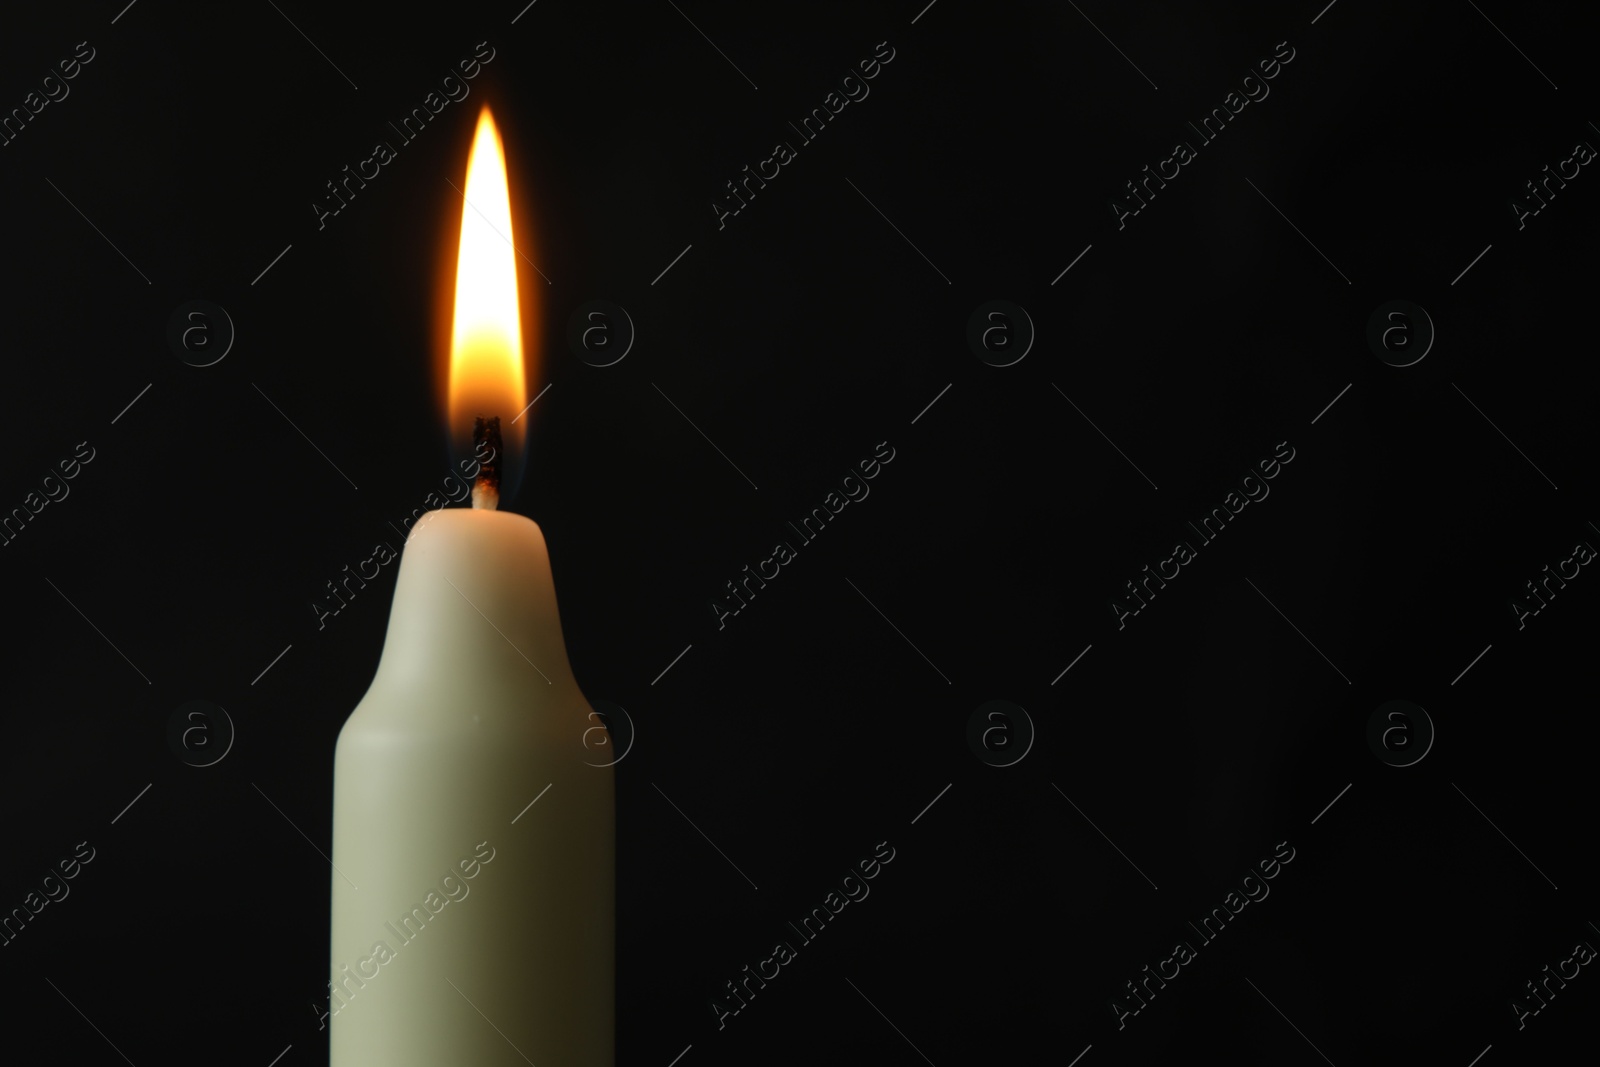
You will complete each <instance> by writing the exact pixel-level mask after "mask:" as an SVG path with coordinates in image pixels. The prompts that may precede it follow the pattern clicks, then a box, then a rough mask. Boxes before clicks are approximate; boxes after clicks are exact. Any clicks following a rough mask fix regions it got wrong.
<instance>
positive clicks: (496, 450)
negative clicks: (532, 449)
mask: <svg viewBox="0 0 1600 1067" xmlns="http://www.w3.org/2000/svg"><path fill="white" fill-rule="evenodd" d="M502 447H503V446H502V445H501V442H500V416H498V415H491V416H489V417H488V418H484V417H483V416H482V415H479V416H477V418H475V419H474V420H473V423H472V448H473V451H474V452H475V453H476V454H477V459H478V476H477V477H476V478H474V479H473V481H472V506H473V507H474V508H480V509H482V510H485V511H493V510H495V509H496V508H498V507H499V506H500V451H501V448H502Z"/></svg>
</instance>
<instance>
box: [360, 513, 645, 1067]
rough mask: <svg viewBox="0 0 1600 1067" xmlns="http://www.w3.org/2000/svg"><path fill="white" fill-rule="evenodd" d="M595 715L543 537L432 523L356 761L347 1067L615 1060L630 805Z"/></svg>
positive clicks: (405, 568) (601, 1066)
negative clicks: (625, 817) (623, 804)
mask: <svg viewBox="0 0 1600 1067" xmlns="http://www.w3.org/2000/svg"><path fill="white" fill-rule="evenodd" d="M590 713H591V709H590V706H589V704H588V702H587V701H586V700H585V699H584V697H583V694H582V693H581V692H579V690H578V686H577V683H576V681H575V680H574V679H573V677H572V671H571V668H570V667H569V665H568V663H567V653H566V646H565V644H564V642H563V641H562V635H561V620H560V616H559V614H558V612H557V609H556V599H555V590H554V587H553V585H552V583H551V576H550V564H549V557H548V555H547V552H546V549H545V543H544V535H543V534H542V533H541V532H540V530H539V527H538V525H537V524H535V523H534V522H532V521H531V520H529V519H526V518H524V517H522V516H520V515H514V514H510V513H506V512H499V511H490V510H485V509H453V510H448V511H435V512H430V513H428V514H427V515H426V516H424V517H423V519H422V520H421V521H420V522H419V523H418V525H417V527H416V529H415V530H414V531H413V533H412V535H411V537H410V539H409V540H408V541H407V542H406V548H405V552H404V554H403V556H402V558H401V562H400V573H399V577H398V579H397V583H396V587H395V597H394V607H393V609H392V611H391V613H390V616H389V630H388V635H387V637H386V638H385V640H384V647H383V656H382V659H381V661H380V663H379V665H378V672H377V676H376V677H375V678H374V679H373V681H372V686H371V688H370V689H369V690H368V691H367V695H366V696H365V697H364V698H362V701H361V703H360V704H359V705H358V706H357V707H356V710H355V712H354V713H352V714H351V716H350V718H349V720H348V721H347V722H346V723H345V726H344V729H343V730H342V731H341V732H340V735H339V743H338V750H337V754H336V756H335V761H334V824H333V864H334V867H335V868H336V869H335V871H334V873H333V922H332V970H331V975H330V976H331V979H332V982H333V985H332V992H333V994H334V997H333V999H332V1003H331V1010H333V1011H334V1012H335V1014H334V1015H333V1018H332V1019H331V1022H330V1026H331V1030H332V1036H331V1050H332V1055H331V1061H330V1062H331V1063H332V1065H333V1067H379V1065H381V1067H411V1065H416V1067H440V1065H444V1064H450V1065H453V1067H488V1065H491V1064H492V1065H501V1064H504V1065H508V1067H509V1065H512V1064H517V1065H520V1064H524V1063H525V1062H527V1061H532V1062H533V1063H535V1064H540V1065H543V1064H561V1065H562V1067H610V1065H611V1063H612V1049H613V1016H612V1013H613V968H614V962H613V961H614V949H613V941H614V925H613V923H614V919H613V907H614V905H613V899H614V875H613V870H614V843H613V842H614V814H613V803H614V802H613V792H612V773H611V770H610V768H609V767H594V766H590V765H588V764H587V763H586V762H585V761H586V759H592V758H593V757H592V755H590V754H589V752H588V751H587V750H586V749H585V748H584V744H583V738H584V731H585V730H589V729H592V728H593V727H594V726H595V725H596V722H597V720H596V719H595V718H592V717H591V715H590ZM590 740H591V743H593V736H592V735H591V738H590ZM547 785H548V786H549V789H548V791H544V790H545V789H546V786H547ZM535 797H538V798H539V799H538V802H537V803H536V804H534V805H533V806H532V807H527V805H528V804H529V802H530V801H533V800H534V798H535ZM513 819H515V820H516V821H515V824H514V825H513ZM469 873H470V875H471V877H468V875H469ZM347 879H348V880H347ZM429 894H432V896H431V897H430V896H429ZM524 1057H526V1059H524Z"/></svg>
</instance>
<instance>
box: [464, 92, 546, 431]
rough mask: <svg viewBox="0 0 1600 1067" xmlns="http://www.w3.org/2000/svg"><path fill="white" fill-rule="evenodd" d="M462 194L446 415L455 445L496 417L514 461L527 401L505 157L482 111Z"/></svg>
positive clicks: (489, 119) (491, 119) (488, 117)
mask: <svg viewBox="0 0 1600 1067" xmlns="http://www.w3.org/2000/svg"><path fill="white" fill-rule="evenodd" d="M463 191H464V199H465V201H466V202H465V203H464V204H462V207H461V240H460V246H459V248H458V251H457V254H456V279H455V305H454V309H453V311H452V316H451V326H450V364H449V384H448V388H447V396H448V400H447V401H446V405H445V408H446V415H447V417H448V419H449V425H450V433H451V435H452V436H453V437H454V438H455V439H456V440H457V441H460V440H461V437H462V435H463V434H464V433H470V432H471V429H472V422H473V417H474V416H477V415H483V416H492V415H498V416H500V425H501V429H502V432H504V433H505V434H506V451H507V452H509V453H511V454H512V455H516V454H518V453H519V452H520V449H519V448H513V447H511V446H512V442H513V441H514V440H515V441H520V440H521V439H522V437H523V434H522V432H521V426H522V425H525V422H524V423H519V425H518V426H513V425H512V420H513V419H515V418H517V416H519V415H520V414H521V413H522V411H523V406H524V405H525V404H526V403H527V396H528V387H527V377H526V372H525V370H524V367H523V355H522V316H521V312H520V308H519V303H518V288H517V250H516V246H515V244H514V240H515V234H514V233H513V232H512V228H511V191H510V184H509V182H508V181H507V178H506V156H505V149H504V146H503V145H502V144H501V142H500V131H499V130H498V129H497V128H496V127H495V124H494V117H493V116H492V115H491V114H490V113H489V108H488V106H487V105H485V106H484V108H483V110H482V112H480V113H479V115H478V127H477V131H476V132H475V133H474V135H473V138H472V152H471V154H470V155H469V156H468V158H467V180H466V185H465V187H464V190H463Z"/></svg>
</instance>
